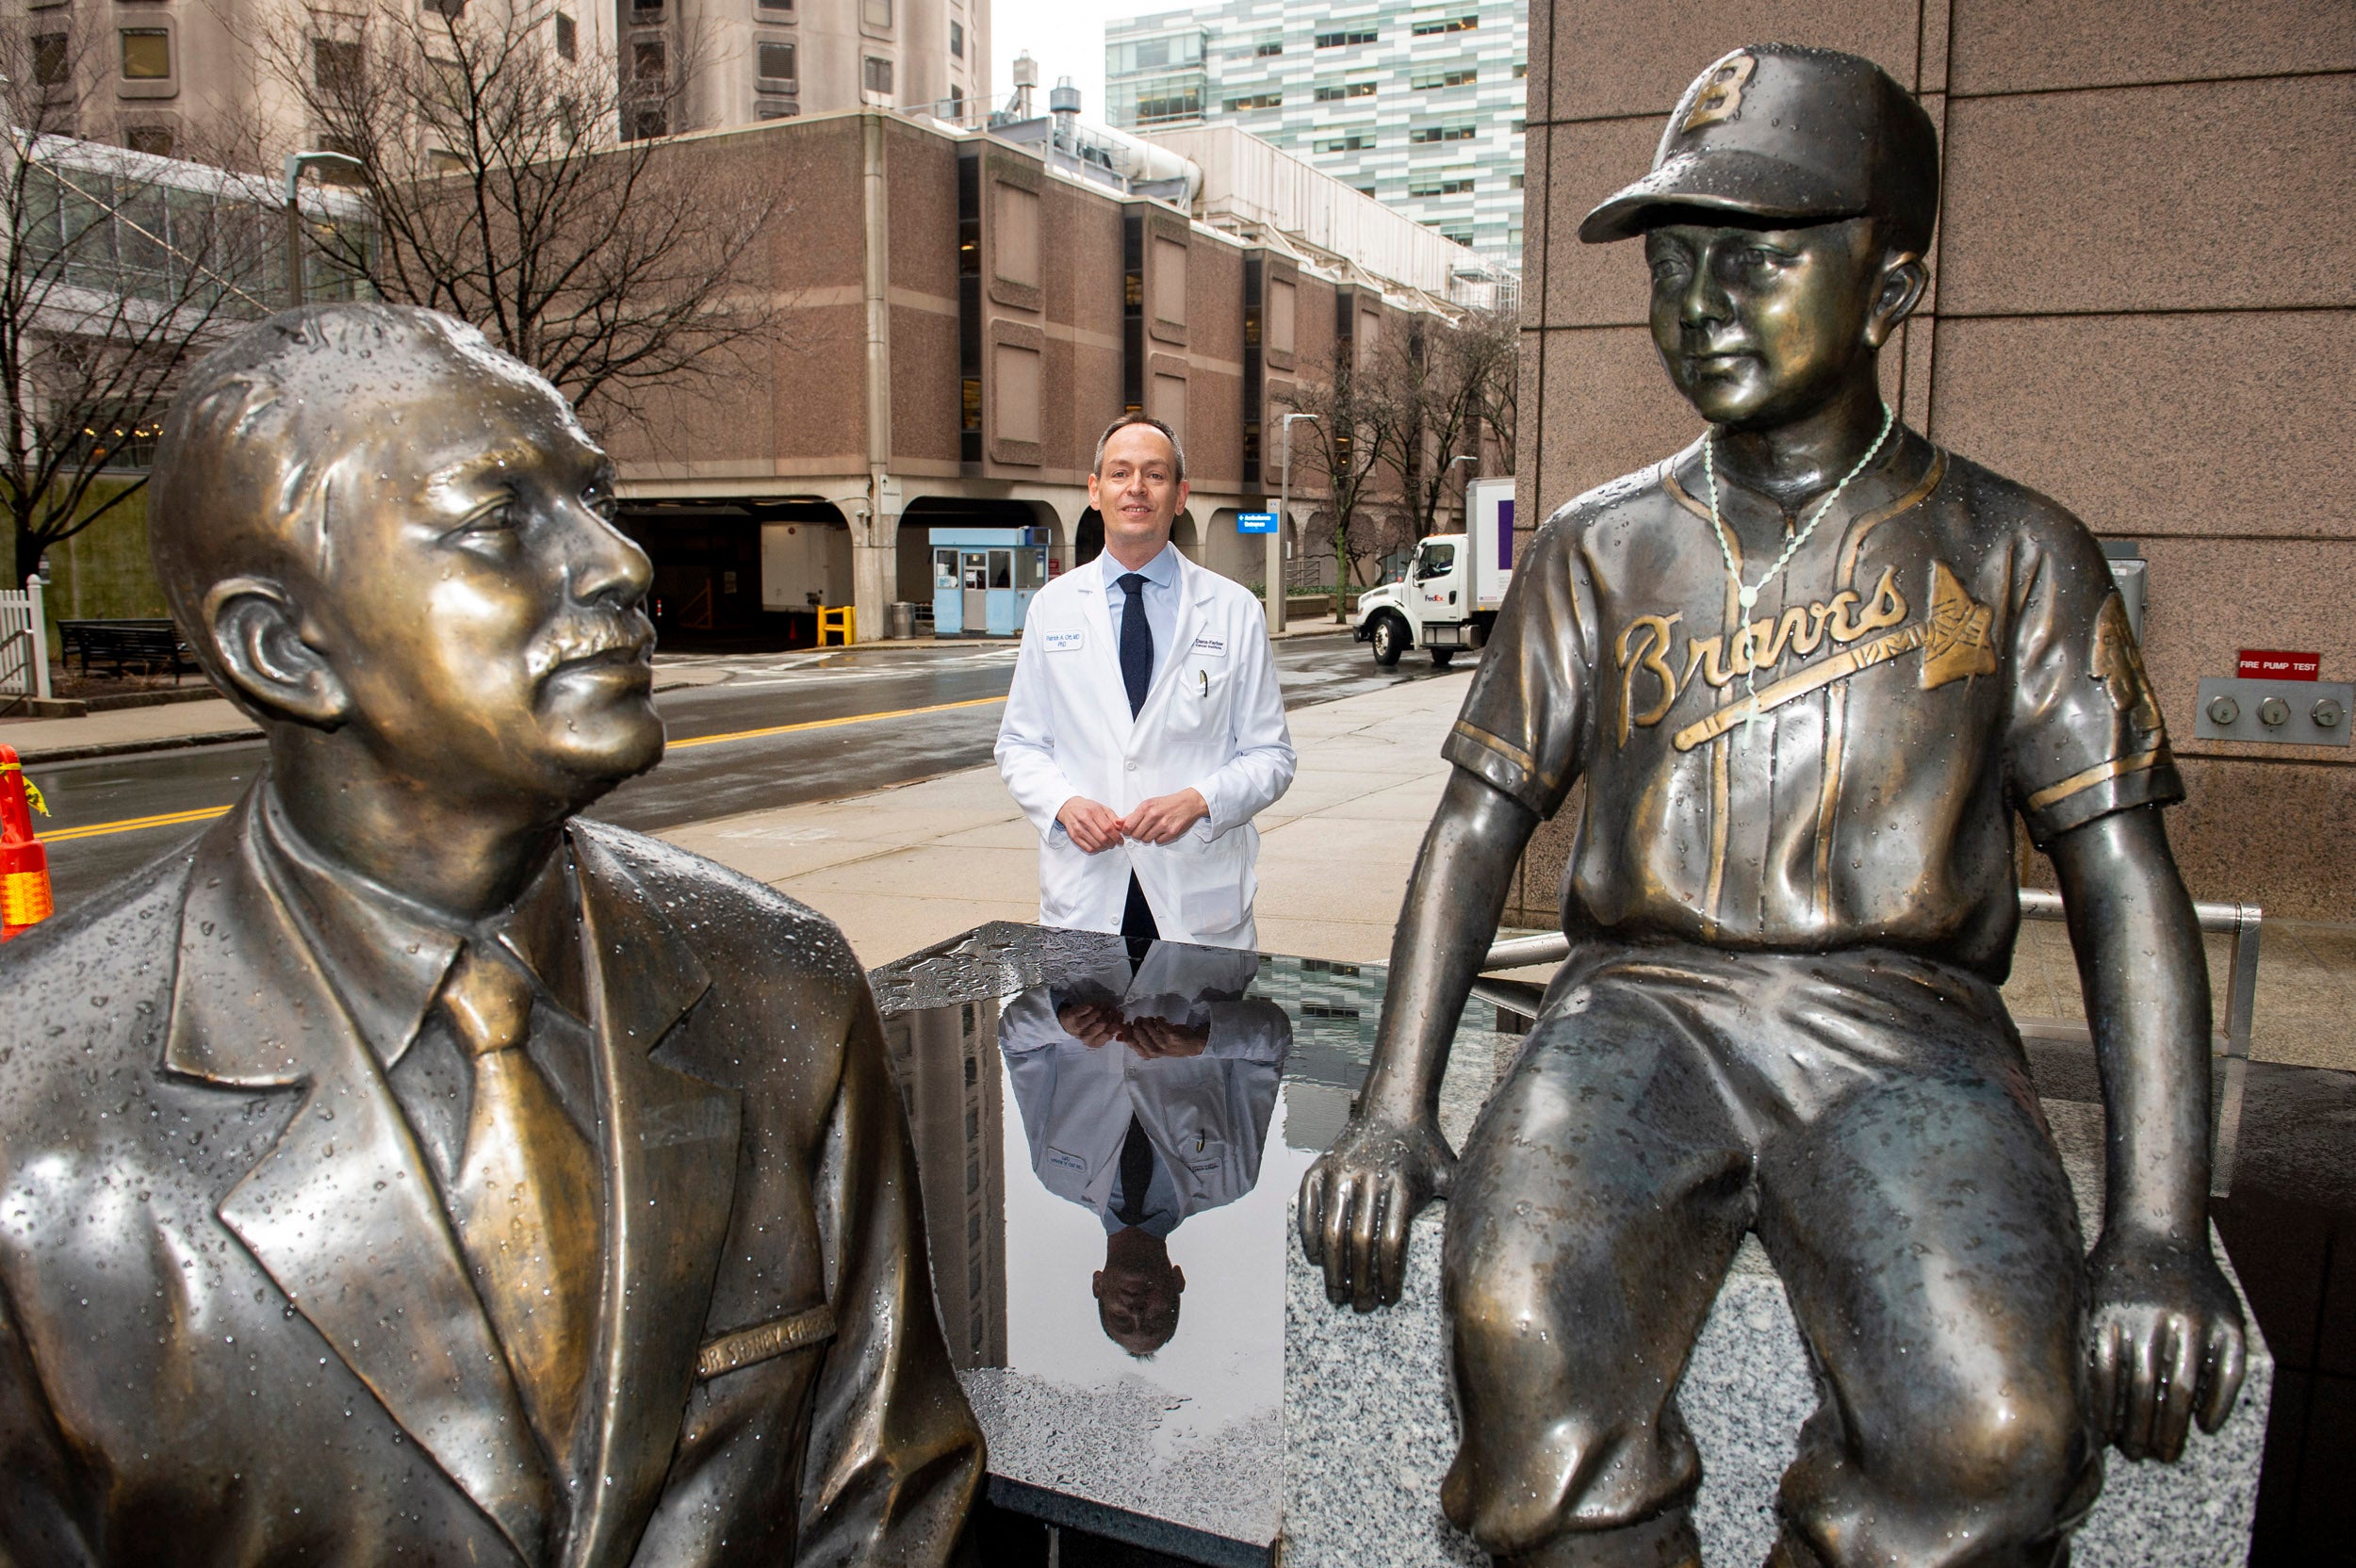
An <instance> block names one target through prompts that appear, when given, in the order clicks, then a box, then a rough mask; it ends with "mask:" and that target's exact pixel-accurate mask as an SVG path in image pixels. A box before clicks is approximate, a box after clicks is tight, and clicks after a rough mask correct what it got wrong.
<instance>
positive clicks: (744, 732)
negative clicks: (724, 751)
mask: <svg viewBox="0 0 2356 1568" xmlns="http://www.w3.org/2000/svg"><path fill="white" fill-rule="evenodd" d="M1004 701H1006V698H1005V697H968V698H967V699H966V700H965V701H963V702H937V703H935V704H933V705H932V706H931V707H930V708H895V709H892V711H890V712H887V713H850V714H846V715H844V716H843V717H842V718H839V719H810V720H807V721H805V722H804V723H801V724H773V725H771V726H770V727H768V728H766V729H736V730H730V731H729V732H728V734H726V735H698V736H696V737H695V738H694V739H693V740H687V741H673V742H672V743H671V745H670V749H671V750H673V751H679V750H683V749H685V748H686V747H688V746H710V745H717V744H719V743H721V742H722V741H751V740H758V739H759V738H760V737H761V736H763V735H791V734H793V733H794V732H795V731H797V730H803V729H833V728H835V727H838V726H841V725H846V724H872V723H874V722H875V720H877V719H909V718H914V717H916V716H917V715H918V714H920V713H946V712H948V711H951V710H953V709H957V708H987V707H989V706H990V704H991V703H994V702H1004Z"/></svg>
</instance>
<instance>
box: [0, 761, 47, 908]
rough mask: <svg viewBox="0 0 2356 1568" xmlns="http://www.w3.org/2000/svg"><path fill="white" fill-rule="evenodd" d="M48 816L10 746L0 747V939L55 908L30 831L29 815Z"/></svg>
mask: <svg viewBox="0 0 2356 1568" xmlns="http://www.w3.org/2000/svg"><path fill="white" fill-rule="evenodd" d="M35 811H39V812H40V813H41V815H42V816H44V817H45V816H47V815H48V814H49V807H48V804H47V803H46V802H45V801H43V800H42V799H41V792H40V791H39V790H37V789H35V788H34V787H33V783H32V781H31V780H30V779H28V778H26V777H25V764H24V763H23V762H22V761H20V760H18V758H17V755H16V748H15V747H13V746H0V942H5V941H7V940H8V939H10V938H11V937H21V936H23V935H24V934H25V931H26V929H27V928H29V927H31V926H34V925H38V924H40V923H41V922H42V921H45V920H47V919H48V918H49V916H50V914H51V912H52V911H54V910H55V909H56V908H57V901H56V900H55V899H54V898H53V897H51V895H50V891H49V851H48V850H46V849H44V848H43V847H42V846H41V840H40V839H39V838H37V837H35V836H34V833H33V813H34V812H35Z"/></svg>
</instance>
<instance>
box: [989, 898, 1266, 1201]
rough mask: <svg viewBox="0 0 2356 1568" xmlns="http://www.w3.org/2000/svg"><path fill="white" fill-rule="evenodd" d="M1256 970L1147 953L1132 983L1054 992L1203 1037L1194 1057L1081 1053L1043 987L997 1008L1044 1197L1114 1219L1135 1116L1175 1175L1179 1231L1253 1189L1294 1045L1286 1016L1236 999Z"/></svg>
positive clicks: (1102, 976) (1122, 970) (1165, 946)
mask: <svg viewBox="0 0 2356 1568" xmlns="http://www.w3.org/2000/svg"><path fill="white" fill-rule="evenodd" d="M1259 965H1260V960H1259V956H1258V955H1256V954H1252V953H1234V954H1226V953H1207V952H1204V951H1203V949H1201V948H1186V947H1180V946H1176V945H1174V944H1172V943H1170V942H1156V943H1154V944H1153V948H1152V949H1151V950H1150V951H1149V952H1148V953H1147V955H1146V957H1145V961H1144V962H1143V963H1142V964H1140V965H1138V966H1137V974H1136V976H1135V978H1134V979H1133V978H1131V976H1130V975H1129V974H1128V972H1127V970H1128V965H1127V963H1126V962H1125V961H1118V960H1117V961H1114V962H1113V963H1110V964H1108V965H1106V966H1105V968H1104V970H1103V971H1102V972H1092V973H1090V974H1088V976H1086V977H1085V978H1080V979H1075V980H1073V981H1071V982H1067V983H1066V984H1064V985H1060V986H1057V987H1055V988H1053V991H1061V992H1062V993H1063V994H1064V998H1065V1000H1066V1001H1067V1002H1072V1001H1085V1000H1088V999H1089V998H1090V997H1091V996H1095V997H1098V998H1099V999H1102V1000H1112V999H1118V1000H1119V1002H1120V1005H1121V1014H1122V1016H1123V1017H1125V1018H1131V1019H1138V1018H1162V1019H1168V1020H1170V1021H1171V1022H1173V1023H1186V1024H1195V1025H1202V1024H1206V1023H1207V1024H1208V1025H1209V1026H1210V1033H1211V1038H1210V1044H1209V1045H1208V1046H1206V1047H1205V1048H1204V1050H1203V1054H1202V1055H1200V1056H1165V1057H1158V1058H1154V1059H1152V1060H1149V1059H1147V1058H1145V1057H1142V1056H1139V1055H1138V1054H1137V1053H1136V1052H1134V1051H1132V1050H1130V1049H1129V1047H1127V1046H1126V1045H1123V1044H1122V1043H1121V1042H1120V1041H1119V1040H1112V1041H1108V1042H1106V1043H1105V1044H1104V1045H1101V1046H1097V1047H1094V1048H1093V1049H1091V1048H1090V1047H1088V1046H1086V1045H1083V1044H1082V1043H1081V1042H1080V1041H1078V1040H1076V1039H1073V1038H1072V1037H1071V1036H1070V1035H1068V1034H1066V1033H1065V1032H1064V1028H1063V1024H1062V1023H1061V1022H1060V1021H1058V1020H1057V1019H1056V1017H1055V999H1054V995H1053V993H1052V991H1051V988H1049V987H1046V986H1039V987H1036V988H1033V989H1031V990H1028V991H1025V992H1023V994H1022V995H1021V996H1019V997H1017V998H1015V1000H1014V1001H1012V1002H1010V1003H1008V1004H1007V1005H1006V1010H1005V1012H1004V1013H1003V1014H1002V1015H1001V1017H1000V1019H999V1024H998V1048H999V1050H1000V1051H1001V1052H1003V1053H1004V1054H1005V1055H1006V1076H1007V1079H1008V1081H1009V1082H1010V1083H1011V1085H1012V1086H1013V1090H1014V1099H1015V1106H1016V1108H1017V1109H1018V1110H1019V1111H1020V1112H1021V1113H1022V1117H1023V1133H1024V1135H1025V1136H1026V1137H1027V1138H1028V1139H1029V1141H1030V1146H1031V1168H1032V1170H1033V1171H1035V1172H1036V1173H1037V1174H1038V1176H1039V1183H1040V1184H1041V1185H1043V1186H1044V1187H1046V1188H1047V1190H1048V1191H1050V1192H1052V1193H1054V1194H1055V1195H1056V1196H1057V1197H1059V1198H1066V1199H1070V1200H1071V1201H1072V1202H1074V1203H1079V1204H1083V1205H1085V1206H1087V1207H1088V1208H1090V1209H1093V1210H1095V1211H1096V1212H1097V1213H1098V1214H1100V1215H1101V1214H1104V1213H1107V1212H1109V1210H1110V1209H1111V1206H1112V1192H1113V1184H1114V1183H1115V1182H1116V1181H1117V1180H1118V1179H1119V1177H1120V1174H1121V1144H1122V1143H1123V1141H1125V1140H1126V1139H1127V1137H1128V1135H1129V1119H1130V1118H1131V1117H1133V1116H1134V1117H1135V1118H1136V1119H1137V1124H1138V1125H1139V1126H1140V1127H1142V1128H1144V1129H1145V1136H1146V1140H1147V1141H1148V1142H1150V1143H1151V1144H1153V1152H1154V1154H1155V1155H1156V1156H1157V1157H1158V1158H1159V1159H1160V1161H1161V1163H1162V1167H1163V1168H1164V1169H1165V1170H1166V1171H1168V1172H1169V1174H1170V1179H1171V1183H1172V1185H1173V1186H1174V1188H1175V1190H1176V1195H1177V1206H1178V1216H1177V1217H1178V1218H1180V1219H1182V1220H1183V1219H1185V1218H1186V1217H1188V1216H1190V1215H1196V1214H1200V1213H1202V1212H1203V1210H1204V1209H1215V1208H1218V1207H1219V1206H1220V1205H1221V1204H1225V1203H1232V1202H1234V1201H1235V1200H1236V1199H1238V1198H1241V1197H1242V1196H1243V1195H1244V1194H1245V1193H1247V1192H1250V1191H1251V1190H1252V1187H1253V1185H1254V1184H1257V1183H1258V1181H1259V1179H1260V1154H1261V1152H1262V1150H1263V1149H1264V1148H1265V1147H1266V1145H1267V1142H1268V1116H1269V1113H1270V1112H1271V1111H1272V1110H1273V1109H1274V1108H1275V1105H1276V1090H1277V1084H1278V1078H1279V1069H1280V1068H1281V1066H1282V1064H1283V1062H1284V1054H1285V1052H1286V1051H1287V1050H1289V1049H1290V1048H1291V1045H1292V1024H1291V1021H1289V1020H1287V1019H1286V1018H1285V1016H1284V1009H1283V1008H1282V1007H1279V1006H1278V1005H1276V1004H1274V1003H1272V1002H1264V1001H1260V1000H1257V999H1244V997H1243V992H1244V990H1245V989H1246V988H1248V987H1250V985H1251V984H1252V977H1253V975H1255V974H1256V973H1257V972H1259Z"/></svg>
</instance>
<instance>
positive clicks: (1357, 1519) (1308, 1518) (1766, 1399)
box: [1284, 1101, 2274, 1568]
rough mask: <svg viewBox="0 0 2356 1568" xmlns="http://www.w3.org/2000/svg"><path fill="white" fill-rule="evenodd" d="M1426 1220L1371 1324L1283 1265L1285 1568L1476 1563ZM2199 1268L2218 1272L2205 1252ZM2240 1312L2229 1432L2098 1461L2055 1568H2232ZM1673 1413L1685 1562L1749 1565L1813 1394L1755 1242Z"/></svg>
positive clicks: (2084, 1111) (2072, 1123) (2237, 1496)
mask: <svg viewBox="0 0 2356 1568" xmlns="http://www.w3.org/2000/svg"><path fill="white" fill-rule="evenodd" d="M2046 1113H2047V1117H2048V1119H2049V1120H2050V1121H2051V1122H2052V1124H2053V1133H2054V1141H2055V1142H2056V1143H2057V1144H2059V1145H2060V1148H2061V1152H2062V1158H2063V1163H2064V1164H2065V1166H2066V1167H2067V1168H2069V1171H2070V1181H2071V1183H2072V1184H2073V1185H2074V1187H2075V1188H2076V1190H2077V1194H2078V1200H2079V1207H2080V1211H2081V1217H2082V1219H2083V1221H2084V1223H2085V1228H2086V1234H2087V1235H2088V1236H2089V1237H2091V1236H2092V1235H2093V1234H2094V1233H2095V1232H2096V1230H2097V1228H2098V1221H2099V1217H2100V1214H2101V1183H2102V1115H2101V1111H2100V1110H2099V1108H2097V1107H2094V1106H2091V1105H2084V1104H2079V1103H2070V1102H2058V1103H2057V1102H2053V1101H2048V1102H2047V1103H2046ZM1445 1216H1446V1210H1445V1208H1444V1207H1442V1206H1440V1205H1436V1204H1435V1205H1434V1206H1433V1207H1432V1208H1431V1209H1428V1210H1426V1211H1425V1213H1424V1214H1423V1215H1422V1217H1419V1218H1418V1219H1417V1220H1416V1222H1415V1229H1414V1232H1413V1235H1412V1239H1411V1245H1410V1251H1409V1254H1408V1266H1407V1275H1406V1282H1405V1287H1404V1291H1403V1293H1402V1295H1401V1297H1400V1299H1399V1304H1398V1305H1397V1306H1395V1307H1392V1308H1389V1309H1386V1310H1384V1311H1382V1312H1377V1313H1374V1314H1371V1315H1359V1314H1357V1313H1353V1312H1351V1311H1350V1309H1348V1308H1347V1307H1335V1306H1333V1305H1331V1304H1330V1303H1329V1302H1327V1300H1326V1299H1325V1285H1324V1279H1323V1276H1322V1275H1321V1274H1320V1273H1319V1272H1318V1271H1317V1269H1315V1268H1313V1267H1311V1266H1309V1264H1308V1263H1307V1262H1306V1261H1305V1260H1304V1259H1303V1258H1302V1256H1301V1251H1300V1250H1299V1249H1298V1248H1295V1249H1294V1250H1292V1252H1291V1254H1290V1257H1289V1261H1288V1262H1287V1265H1286V1270H1285V1293H1284V1447H1285V1471H1284V1563H1285V1565H1286V1568H1394V1565H1397V1568H1440V1565H1451V1568H1454V1565H1463V1568H1486V1564H1487V1563H1488V1559H1487V1558H1486V1557H1484V1556H1483V1555H1482V1554H1481V1551H1480V1550H1479V1549H1478V1548H1477V1547H1475V1546H1474V1545H1473V1544H1472V1543H1471V1542H1469V1541H1467V1540H1466V1539H1465V1538H1464V1537H1463V1536H1462V1535H1460V1534H1458V1533H1457V1532H1456V1531H1455V1530H1453V1529H1451V1528H1450V1527H1448V1523H1447V1521H1446V1520H1444V1519H1443V1518H1442V1517H1441V1516H1440V1478H1441V1477H1442V1476H1444V1475H1445V1474H1446V1473H1447V1470H1448V1461H1449V1460H1450V1458H1451V1457H1452V1456H1453V1455H1454V1452H1455V1448H1456V1418H1455V1412H1454V1410H1453V1407H1452V1405H1451V1403H1450V1397H1449V1392H1448V1363H1447V1354H1446V1347H1445V1341H1444V1338H1443V1335H1444V1328H1443V1325H1442V1323H1441V1320H1440V1306H1439V1301H1440V1285H1439V1259H1440V1235H1441V1228H1442V1226H1443V1224H1444V1222H1445ZM2217 1257H2218V1259H2219V1261H2220V1262H2223V1261H2224V1258H2225V1250H2224V1248H2223V1247H2222V1246H2219V1247H2218V1248H2217ZM2226 1267H2227V1272H2228V1273H2229V1275H2230V1274H2231V1272H2232V1266H2231V1265H2230V1264H2227V1265H2226ZM2234 1288H2235V1289H2236V1290H2238V1289H2239V1288H2240V1282H2239V1281H2238V1280H2236V1281H2235V1282H2234ZM2242 1310H2243V1314H2244V1317H2245V1321H2246V1322H2247V1324H2248V1326H2249V1330H2250V1374H2249V1379H2248V1381H2247V1382H2246V1383H2245V1384H2244V1385H2243V1388H2242V1396H2241V1402H2240V1403H2239V1404H2238V1405H2237V1406H2235V1408H2234V1411H2233V1416H2232V1418H2231V1419H2230V1420H2228V1421H2227V1423H2226V1425H2225V1428H2224V1429H2223V1430H2222V1431H2220V1432H2218V1433H2217V1435H2216V1436H2215V1437H2206V1436H2202V1435H2201V1434H2199V1433H2198V1432H2196V1433H2195V1435H2194V1437H2193V1440H2192V1442H2191V1444H2190V1446H2188V1447H2187V1449H2186V1451H2185V1454H2184V1459H2183V1461H2182V1462H2179V1463H2177V1464H2174V1465H2164V1464H2158V1463H2153V1462H2144V1463H2135V1462H2129V1461H2127V1460H2125V1459H2122V1458H2121V1457H2119V1453H2118V1452H2117V1451H2116V1450H2113V1451H2111V1452H2110V1453H2109V1455H2108V1456H2107V1460H2106V1462H2107V1467H2108V1468H2107V1477H2106V1479H2105V1481H2104V1483H2103V1487H2102V1500H2101V1501H2100V1502H2099V1503H2097V1504H2096V1506H2095V1510H2094V1512H2093V1514H2092V1515H2091V1516H2090V1517H2089V1518H2088V1519H2087V1521H2086V1524H2085V1526H2084V1527H2082V1528H2081V1529H2080V1530H2079V1532H2078V1534H2077V1536H2076V1537H2075V1539H2074V1543H2073V1546H2072V1551H2071V1556H2070V1562H2071V1564H2072V1568H2150V1565H2151V1564H2157V1563H2166V1564H2169V1565H2170V1568H2240V1565H2241V1564H2242V1563H2243V1562H2244V1561H2245V1560H2246V1559H2247V1558H2248V1556H2249V1551H2250V1522H2251V1518H2252V1515H2253V1513H2254V1511H2255V1509H2256V1504H2257V1495H2258V1466H2259V1460H2260V1457H2261V1454H2262V1450H2263V1449H2264V1446H2265V1439H2266V1407H2267V1402H2268V1398H2269V1396H2270V1393H2271V1390H2272V1384H2273V1374H2274V1362H2273V1357H2272V1356H2271V1355H2270V1354H2269V1353H2268V1351H2267V1350H2266V1345H2265V1343H2264V1341H2263V1339H2262V1338H2261V1336H2260V1335H2259V1333H2258V1331H2257V1319H2256V1317H2255V1316H2254V1315H2251V1314H2250V1308H2249V1304H2248V1302H2247V1301H2246V1300H2245V1301H2244V1303H2243V1308H2242ZM1678 1402H1679V1405H1680V1407H1681V1408H1682V1409H1683V1411H1684V1413H1685V1419H1686V1421H1687V1423H1688V1425H1689V1426H1690V1427H1691V1428H1692V1429H1693V1440H1694V1442H1695V1443H1696V1444H1698V1445H1699V1446H1700V1447H1701V1452H1702V1467H1703V1468H1702V1490H1701V1495H1700V1498H1699V1499H1698V1501H1697V1503H1696V1505H1695V1510H1694V1522H1695V1525H1696V1527H1697V1528H1698V1530H1699V1532H1700V1535H1701V1540H1702V1551H1703V1556H1704V1558H1705V1560H1707V1561H1708V1562H1709V1563H1710V1564H1711V1565H1712V1568H1738V1565H1739V1568H1748V1565H1752V1564H1756V1563H1759V1562H1761V1561H1763V1560H1765V1559H1766V1556H1767V1551H1768V1548H1769V1547H1770V1546H1771V1545H1773V1544H1774V1542H1775V1486H1776V1483H1777V1481H1778V1480H1779V1479H1780V1478H1781V1477H1782V1474H1783V1470H1784V1467H1785V1466H1786V1465H1787V1464H1789V1463H1790V1462H1791V1461H1792V1452H1793V1443H1794V1439H1795V1438H1796V1436H1797V1434H1798V1432H1799V1429H1800V1424H1801V1423H1802V1422H1803V1421H1805V1420H1806V1419H1807V1418H1808V1413H1810V1412H1811V1411H1813V1410H1814V1409H1815V1405H1816V1389H1815V1385H1814V1381H1813V1380H1812V1378H1811V1377H1810V1374H1809V1372H1808V1360H1807V1355H1806V1352H1805V1350H1804V1349H1803V1348H1802V1346H1801V1343H1800V1335H1799V1329H1798V1326H1797V1325H1796V1324H1795V1323H1794V1322H1793V1320H1792V1312H1791V1308H1790V1307H1789V1306H1788V1305H1787V1304H1786V1303H1785V1300H1784V1295H1783V1286H1782V1284H1781V1283H1780V1282H1778V1281H1777V1280H1776V1278H1775V1269H1774V1266H1772V1265H1771V1264H1770V1263H1769V1262H1768V1261H1767V1255H1766V1253H1765V1252H1764V1251H1763V1250H1761V1249H1760V1248H1759V1244H1758V1242H1757V1241H1755V1240H1748V1239H1746V1240H1745V1241H1744V1242H1743V1244H1742V1250H1741V1251H1740V1252H1739V1253H1738V1254H1737V1255H1736V1257H1735V1261H1734V1265H1733V1266H1732V1268H1731V1269H1730V1270H1729V1271H1728V1273H1727V1277H1726V1284H1725V1286H1724V1287H1723V1288H1722V1289H1721V1290H1720V1292H1719V1294H1718V1302H1717V1306H1716V1308H1715V1309H1714V1310H1713V1311H1712V1312H1711V1314H1710V1321H1709V1323H1708V1325H1707V1326H1706V1327H1705V1328H1704V1329H1703V1331H1702V1334H1701V1338H1700V1340H1699V1341H1698V1342H1697V1343H1696V1344H1695V1346H1694V1348H1693V1361H1692V1363H1691V1364H1690V1365H1689V1366H1688V1368H1687V1371H1686V1375H1685V1381H1684V1383H1683V1385H1682V1388H1681V1391H1680V1393H1679V1396H1678Z"/></svg>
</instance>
